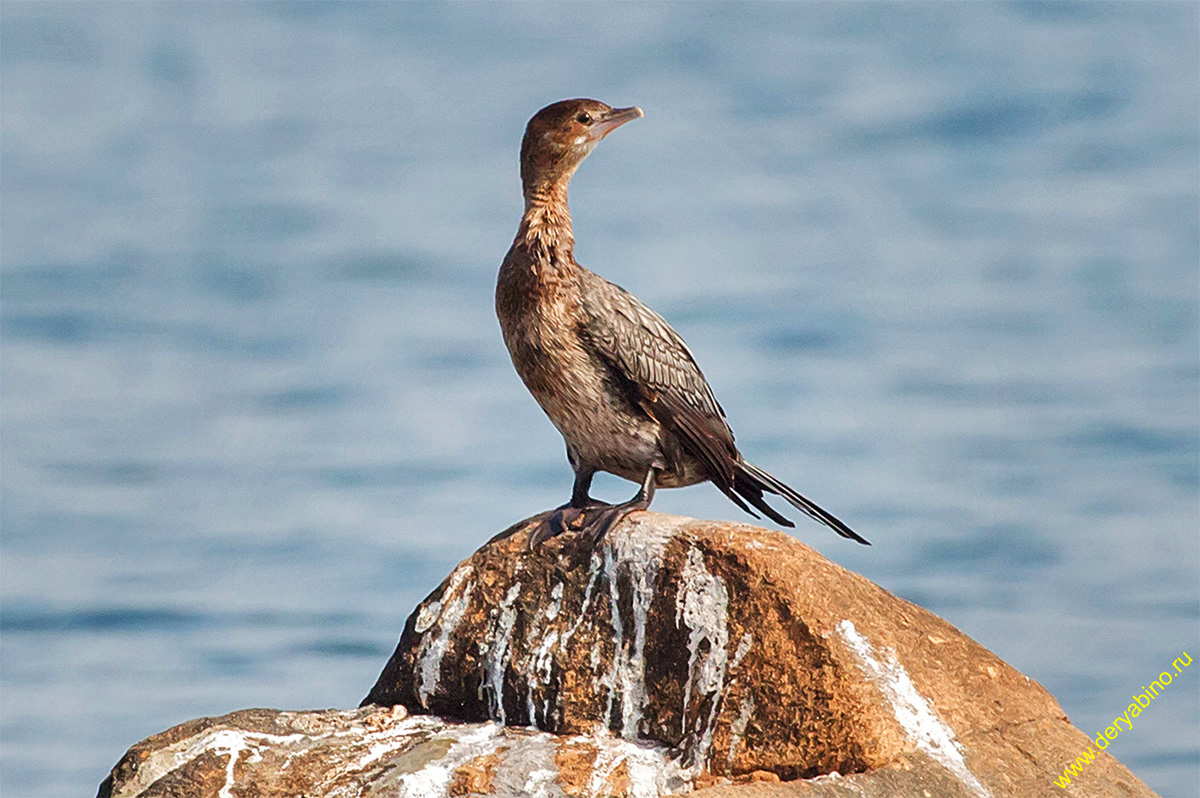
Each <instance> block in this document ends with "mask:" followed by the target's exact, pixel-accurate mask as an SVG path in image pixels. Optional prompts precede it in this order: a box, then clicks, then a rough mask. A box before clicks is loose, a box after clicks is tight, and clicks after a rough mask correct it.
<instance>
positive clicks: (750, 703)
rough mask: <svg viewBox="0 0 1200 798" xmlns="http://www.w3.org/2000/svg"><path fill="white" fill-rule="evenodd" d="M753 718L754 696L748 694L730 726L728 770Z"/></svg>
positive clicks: (726, 762) (726, 764) (726, 765)
mask: <svg viewBox="0 0 1200 798" xmlns="http://www.w3.org/2000/svg"><path fill="white" fill-rule="evenodd" d="M742 639H743V640H744V639H745V638H742ZM753 716H754V694H753V693H751V692H747V693H746V695H745V697H744V698H742V703H741V706H739V707H738V716H737V717H736V718H734V719H733V723H731V724H729V757H728V758H727V759H726V760H725V767H726V769H728V768H730V767H732V766H733V758H734V757H735V756H737V750H738V748H740V747H741V745H742V737H744V736H745V734H746V727H747V726H749V725H750V718H751V717H753Z"/></svg>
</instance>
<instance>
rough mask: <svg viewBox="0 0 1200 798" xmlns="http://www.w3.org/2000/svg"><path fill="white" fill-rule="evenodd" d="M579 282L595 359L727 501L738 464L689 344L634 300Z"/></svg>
mask: <svg viewBox="0 0 1200 798" xmlns="http://www.w3.org/2000/svg"><path fill="white" fill-rule="evenodd" d="M585 279H586V280H587V281H588V283H589V284H588V285H587V286H586V287H585V290H584V291H583V292H582V294H583V310H584V315H585V318H586V319H587V321H586V324H585V334H586V335H587V336H588V338H589V340H590V341H591V342H592V343H593V345H594V346H595V348H596V350H597V352H598V353H599V354H600V355H601V356H602V357H603V358H604V360H605V361H606V362H607V363H608V364H609V365H610V366H611V367H612V368H614V369H616V370H617V372H618V373H619V374H620V375H621V376H623V377H624V378H626V379H627V380H628V381H629V382H631V383H632V384H633V386H634V389H635V391H636V396H637V399H638V402H639V404H640V405H641V407H642V409H643V410H644V411H645V412H646V413H648V414H649V415H650V416H652V417H653V418H654V419H656V420H657V421H658V422H659V423H660V424H662V425H663V426H664V427H665V428H667V429H668V430H669V431H670V432H672V433H674V435H675V436H676V437H677V438H678V439H679V440H680V442H681V443H682V445H683V447H684V449H685V450H686V451H687V453H688V454H690V455H691V456H692V457H694V458H696V459H698V460H700V461H701V462H703V463H704V465H705V466H706V469H707V471H708V472H709V477H710V479H712V481H713V483H714V484H716V486H717V487H718V488H720V489H721V490H722V491H723V492H725V493H726V494H727V495H728V494H730V493H731V492H732V489H733V485H734V474H735V471H736V469H737V462H738V451H737V447H736V446H735V445H734V442H733V432H732V431H731V430H730V429H729V425H728V424H727V423H726V421H725V412H724V411H723V410H722V409H721V406H720V405H719V404H718V403H717V400H716V398H715V397H714V396H713V393H712V389H711V388H709V386H708V382H707V381H706V380H705V379H704V375H703V374H702V373H701V372H700V367H699V366H697V365H696V360H695V358H693V357H692V353H691V351H690V350H689V349H688V347H687V344H685V343H684V341H683V339H682V338H680V337H679V333H677V332H675V330H673V329H671V325H669V324H668V323H667V322H666V320H665V319H664V318H663V317H662V316H660V315H658V314H657V313H655V312H654V311H653V310H651V309H650V308H648V307H646V306H645V305H643V304H642V303H641V302H640V301H639V300H638V299H637V297H635V296H633V294H630V293H629V292H628V291H626V290H625V289H623V288H621V287H620V286H618V285H614V284H612V283H610V282H608V281H607V280H605V279H604V278H603V277H600V276H599V275H596V274H593V273H590V272H588V273H586V275H585ZM734 500H735V501H738V500H737V499H736V498H735V499H734ZM738 503H739V504H740V503H741V502H740V501H739V502H738Z"/></svg>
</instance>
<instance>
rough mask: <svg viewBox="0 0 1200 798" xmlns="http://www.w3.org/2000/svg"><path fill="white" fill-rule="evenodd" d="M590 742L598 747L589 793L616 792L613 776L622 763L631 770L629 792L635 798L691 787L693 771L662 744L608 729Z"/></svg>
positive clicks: (598, 796) (651, 797) (595, 797)
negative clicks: (617, 734) (618, 734)
mask: <svg viewBox="0 0 1200 798" xmlns="http://www.w3.org/2000/svg"><path fill="white" fill-rule="evenodd" d="M590 742H591V743H592V744H593V745H595V747H596V759H595V760H594V761H593V763H592V773H591V776H590V778H589V779H588V783H587V786H586V788H585V790H586V791H585V793H584V794H585V795H587V796H592V797H593V798H601V797H602V796H609V795H612V794H613V793H612V785H610V784H609V779H610V778H611V777H612V774H613V772H614V771H616V769H617V768H618V767H620V766H621V764H622V763H624V765H625V771H626V772H627V773H628V774H629V793H628V794H629V795H630V796H632V798H658V796H660V795H672V794H674V793H679V792H690V791H691V784H690V781H691V777H692V774H690V773H688V772H685V771H684V770H683V769H681V768H680V767H679V762H678V761H677V760H676V759H674V758H671V757H669V756H667V754H666V750H665V749H664V748H662V747H659V746H654V745H651V744H648V743H645V742H633V741H629V740H622V739H620V738H618V737H614V736H613V735H611V734H609V733H608V732H607V731H599V732H597V733H596V734H593V735H592V737H591V738H590Z"/></svg>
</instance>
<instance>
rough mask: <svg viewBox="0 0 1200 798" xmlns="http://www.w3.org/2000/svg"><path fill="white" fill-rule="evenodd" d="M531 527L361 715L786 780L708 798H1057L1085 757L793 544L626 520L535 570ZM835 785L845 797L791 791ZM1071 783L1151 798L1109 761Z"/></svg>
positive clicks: (756, 532)
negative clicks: (515, 731)
mask: <svg viewBox="0 0 1200 798" xmlns="http://www.w3.org/2000/svg"><path fill="white" fill-rule="evenodd" d="M538 520H539V519H536V518H535V519H531V520H530V521H528V522H525V523H523V524H518V525H517V526H515V527H513V528H512V529H510V530H508V532H506V533H502V534H501V535H500V536H498V537H497V538H496V539H494V540H493V541H492V542H490V543H489V544H488V545H486V546H484V547H483V548H481V549H480V550H479V551H477V552H476V553H475V554H474V555H473V556H472V557H470V558H469V559H467V560H466V561H464V562H463V563H462V564H460V565H459V566H458V568H456V569H455V570H454V572H453V573H452V574H451V575H450V576H449V577H448V578H447V579H446V581H445V582H443V583H442V585H441V586H440V587H439V588H438V589H437V590H436V591H434V593H433V594H431V595H430V596H429V597H428V598H427V599H426V600H425V601H424V602H422V603H421V605H420V606H419V607H418V608H417V610H416V611H415V612H414V613H413V614H412V615H411V616H410V618H409V619H408V623H407V625H406V626H405V629H404V633H403V635H402V637H401V639H400V644H399V646H398V647H397V649H396V651H395V653H394V654H393V655H392V658H391V659H390V660H389V662H388V663H387V666H386V667H385V668H384V670H383V673H382V674H381V675H380V677H379V680H378V681H377V682H376V684H375V686H374V687H373V688H372V690H371V691H370V693H369V694H368V695H367V697H366V699H365V701H364V703H373V704H380V705H392V704H399V705H403V706H405V707H407V708H408V709H410V710H412V711H414V712H428V713H432V714H435V715H439V716H445V717H452V718H457V719H461V720H464V721H472V722H481V721H486V720H489V719H493V720H496V721H498V722H500V723H502V724H507V725H517V726H524V725H529V726H536V727H537V728H539V729H543V730H545V731H548V732H551V733H554V734H558V735H588V734H591V733H592V732H593V731H594V730H595V729H596V727H597V726H600V727H601V728H603V729H607V730H611V731H612V732H614V733H617V734H619V735H620V736H621V737H622V738H624V739H626V740H635V739H642V740H650V741H655V742H658V743H661V744H666V745H667V746H670V747H672V748H674V749H676V750H678V751H679V752H680V757H681V759H680V761H681V764H682V765H683V766H684V767H685V768H691V769H692V772H695V773H699V771H700V770H701V769H703V770H704V771H707V773H708V774H710V776H709V777H708V778H710V779H711V778H712V777H727V778H735V779H737V778H749V777H750V776H751V774H755V773H769V774H774V776H777V777H778V778H779V779H780V780H781V781H782V782H785V783H783V784H779V785H772V784H771V783H769V782H767V781H758V782H756V783H754V784H752V785H747V786H735V787H730V786H719V785H717V786H713V787H712V788H711V789H713V790H715V791H717V792H714V793H713V795H717V794H722V795H723V794H726V793H728V794H730V795H733V794H735V793H736V794H738V795H741V794H746V795H750V794H762V795H767V794H780V795H782V794H788V795H850V794H854V795H862V794H864V793H863V792H862V791H861V790H862V789H868V787H866V786H864V785H870V784H874V785H876V787H875V788H874V789H875V790H876V793H869V794H879V795H913V796H923V795H925V794H930V795H937V796H950V795H964V796H976V797H978V796H996V797H997V798H998V797H999V796H1022V797H1023V798H1024V797H1025V796H1040V795H1046V796H1051V795H1062V794H1064V791H1063V790H1062V789H1061V788H1060V787H1058V786H1057V785H1056V784H1055V781H1054V780H1055V778H1057V777H1059V776H1061V774H1062V769H1063V767H1064V766H1065V765H1066V764H1068V763H1070V762H1074V760H1075V757H1076V756H1078V755H1079V754H1080V753H1081V752H1082V751H1083V750H1085V749H1086V748H1087V746H1088V744H1089V740H1088V738H1087V737H1086V736H1085V735H1084V734H1083V733H1081V732H1080V731H1078V730H1077V729H1075V728H1074V727H1073V726H1072V725H1071V724H1070V722H1069V721H1068V720H1067V718H1066V716H1065V715H1064V713H1063V711H1062V709H1061V708H1060V707H1059V706H1058V704H1057V703H1056V702H1055V701H1054V699H1053V698H1052V697H1051V696H1050V695H1049V694H1048V693H1047V692H1046V691H1045V690H1044V689H1043V688H1042V687H1041V686H1040V685H1038V684H1037V683H1036V682H1034V681H1032V680H1031V679H1029V678H1028V677H1026V676H1024V675H1023V674H1021V673H1019V672H1018V671H1016V670H1015V669H1013V668H1011V667H1010V666H1009V665H1007V664H1006V663H1004V662H1003V661H1001V660H1000V659H999V658H997V657H996V656H995V655H993V654H992V653H991V652H989V651H987V650H986V649H985V648H983V647H982V646H980V645H979V644H978V643H976V642H975V641H973V640H971V639H970V638H969V637H967V636H966V635H964V634H962V633H961V632H959V631H958V630H957V629H955V628H954V627H952V626H951V625H950V624H948V623H946V622H945V621H943V620H941V619H940V618H938V617H936V616H934V615H933V614H931V613H929V612H927V611H925V610H923V609H921V608H920V607H917V606H915V605H913V604H911V603H909V602H907V601H904V600H902V599H899V598H896V597H895V596H893V595H891V594H890V593H888V592H887V591H885V590H883V589H882V588H880V587H879V586H878V585H875V584H874V583H872V582H871V581H869V580H867V579H865V578H864V577H862V576H859V575H857V574H854V573H851V572H849V571H847V570H845V569H843V568H840V567H839V566H837V565H834V564H833V563H831V562H829V561H828V560H826V559H824V558H823V557H821V556H820V555H819V554H817V553H816V552H815V551H813V550H812V549H811V548H809V547H808V546H805V545H804V544H802V543H800V542H799V541H797V540H795V539H794V538H791V537H788V536H787V535H784V534H782V533H779V532H773V531H769V530H765V529H760V528H757V527H751V526H747V525H743V524H730V523H716V522H707V521H696V520H692V519H687V518H680V517H675V516H665V515H661V514H657V513H637V514H634V515H632V516H630V517H629V518H628V519H627V520H626V521H624V522H623V523H622V524H620V525H619V526H618V527H617V528H616V529H614V530H613V531H612V532H611V533H610V534H609V536H608V537H607V539H606V540H605V543H604V545H603V546H602V547H601V548H599V549H598V550H596V551H594V552H590V553H589V552H580V551H577V550H576V549H575V548H574V546H573V545H572V544H573V538H572V536H570V535H564V536H561V537H559V538H556V539H554V540H551V541H549V542H548V543H547V544H545V545H543V546H542V547H541V548H539V549H538V550H537V551H535V552H527V551H526V550H525V545H526V540H527V533H528V530H529V529H530V528H531V527H532V524H534V523H536V522H537V521H538ZM832 774H839V775H840V776H842V777H847V778H843V779H840V780H838V779H833V778H827V779H825V780H823V781H817V782H809V783H806V784H801V783H797V782H796V781H795V780H797V779H813V778H814V777H818V776H822V775H828V776H832ZM852 774H864V775H863V776H853V775H852ZM705 778H706V777H704V776H703V775H702V776H701V779H700V784H701V785H703V784H705V783H706V781H705ZM759 778H760V779H761V778H762V776H761V775H760V776H759ZM839 781H840V782H844V784H842V783H838V782H839ZM1074 781H1075V782H1076V783H1077V785H1078V788H1079V789H1080V790H1082V791H1085V792H1080V793H1079V794H1087V795H1089V796H1147V795H1153V793H1152V792H1151V791H1150V790H1149V789H1148V788H1147V787H1146V786H1145V785H1143V784H1142V783H1141V782H1140V781H1138V780H1137V779H1136V778H1135V777H1134V776H1133V775H1132V774H1130V773H1129V772H1128V771H1127V770H1126V769H1125V768H1124V767H1123V766H1121V764H1120V763H1119V762H1117V760H1116V759H1114V758H1113V757H1111V756H1109V755H1107V754H1103V755H1101V756H1100V757H1099V758H1097V759H1096V761H1095V762H1093V763H1092V764H1090V765H1088V766H1087V767H1086V769H1085V770H1084V771H1083V772H1082V774H1081V775H1080V776H1079V777H1077V778H1076V779H1074ZM947 784H953V785H955V786H954V787H953V789H951V788H949V787H947V786H946V785H947ZM922 785H925V786H922ZM1075 789H1076V786H1075V785H1072V787H1071V788H1070V789H1069V790H1067V791H1066V792H1065V794H1067V795H1070V794H1072V791H1073V790H1075ZM748 790H754V791H757V792H746V791H748ZM764 790H765V791H766V792H764ZM771 790H783V791H784V792H778V793H776V792H771ZM804 790H808V791H807V792H806V791H804ZM848 790H858V791H857V792H849V791H848Z"/></svg>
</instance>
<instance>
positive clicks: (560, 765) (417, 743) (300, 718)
mask: <svg viewBox="0 0 1200 798" xmlns="http://www.w3.org/2000/svg"><path fill="white" fill-rule="evenodd" d="M672 754H673V752H670V751H668V750H667V749H666V748H665V747H662V746H653V745H647V744H644V743H642V744H638V743H632V742H629V741H627V740H621V739H618V738H615V737H613V736H612V735H606V734H596V735H590V736H587V737H575V738H566V737H555V736H553V735H550V734H546V733H545V732H538V731H536V730H532V729H515V728H505V727H503V726H500V725H499V724H497V723H491V722H488V723H473V724H455V723H448V722H446V721H443V720H440V719H438V718H435V717H432V716H429V715H420V716H415V717H414V716H408V713H407V712H405V711H404V710H403V709H402V708H401V709H400V710H399V711H393V709H392V708H390V707H383V708H381V707H365V708H362V709H358V710H349V711H347V710H336V709H329V710H324V711H312V712H281V711H278V710H271V709H247V710H242V711H240V712H234V713H231V714H229V715H224V716H222V717H219V718H201V719H199V720H193V721H189V722H188V723H184V724H181V725H179V726H176V727H175V728H173V729H169V730H167V731H165V732H163V733H161V734H156V735H154V736H153V737H150V738H148V739H146V740H144V741H142V742H140V743H138V744H137V745H135V746H134V747H133V748H131V749H129V752H128V753H127V754H126V755H125V756H124V757H123V758H122V759H121V761H120V762H119V763H117V766H116V767H114V768H113V770H112V773H111V774H110V775H109V777H108V779H106V780H105V781H104V783H103V784H101V785H100V792H99V796H98V798H150V797H151V796H153V797H154V798H244V797H245V796H256V797H257V798H299V796H305V797H306V798H384V797H385V796H386V798H402V797H403V796H422V798H430V797H432V796H466V795H477V794H478V795H497V796H504V795H511V796H518V795H538V794H541V795H566V796H594V795H606V796H608V795H611V796H630V797H631V798H634V797H637V798H642V797H645V798H650V796H658V795H670V794H672V793H674V792H680V791H685V790H687V789H689V788H690V781H689V779H688V778H687V777H686V774H683V773H682V772H681V770H680V768H679V767H678V765H676V764H675V763H674V762H673V760H672V758H671V757H672Z"/></svg>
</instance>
